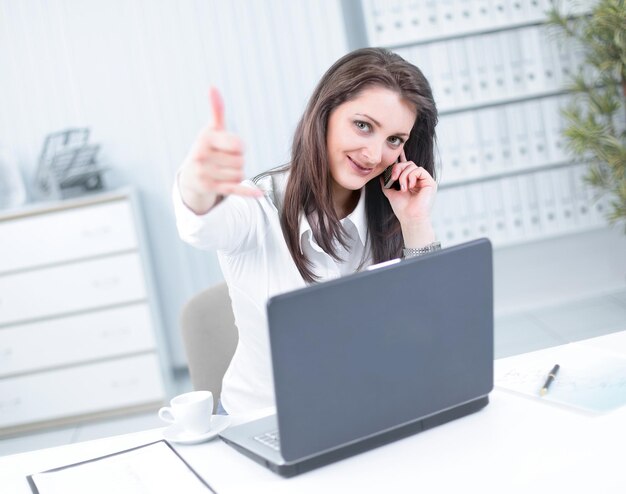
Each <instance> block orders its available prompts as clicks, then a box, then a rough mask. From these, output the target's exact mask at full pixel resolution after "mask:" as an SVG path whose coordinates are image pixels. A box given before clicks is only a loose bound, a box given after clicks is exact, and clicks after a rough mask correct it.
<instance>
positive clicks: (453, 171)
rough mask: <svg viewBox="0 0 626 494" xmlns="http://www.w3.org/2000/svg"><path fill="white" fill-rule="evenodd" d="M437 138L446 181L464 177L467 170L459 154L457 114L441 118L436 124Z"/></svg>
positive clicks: (459, 137) (459, 141)
mask: <svg viewBox="0 0 626 494" xmlns="http://www.w3.org/2000/svg"><path fill="white" fill-rule="evenodd" d="M437 140H438V142H439V145H440V147H441V157H442V163H443V167H444V168H443V170H444V172H443V173H444V179H445V180H446V182H447V183H449V182H452V181H455V180H460V179H463V178H465V177H466V176H467V172H466V170H465V164H464V162H463V156H462V154H461V146H462V143H461V136H460V132H459V125H458V116H457V115H448V116H445V117H442V118H441V120H440V121H439V124H438V125H437Z"/></svg>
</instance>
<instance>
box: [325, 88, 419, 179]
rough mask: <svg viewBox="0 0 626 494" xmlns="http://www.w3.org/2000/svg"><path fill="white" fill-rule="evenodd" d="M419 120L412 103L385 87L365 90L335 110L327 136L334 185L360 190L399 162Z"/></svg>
mask: <svg viewBox="0 0 626 494" xmlns="http://www.w3.org/2000/svg"><path fill="white" fill-rule="evenodd" d="M415 117H416V112H415V109H414V108H413V106H412V105H411V104H410V103H409V102H408V101H406V100H403V99H401V97H400V95H399V94H398V93H396V92H394V91H391V90H389V89H386V88H382V87H372V88H368V89H364V90H363V91H362V92H361V93H360V94H359V95H358V96H357V97H356V98H354V99H352V100H350V101H346V102H345V103H342V104H341V105H339V106H338V107H337V108H335V109H334V110H333V111H332V112H331V114H330V117H329V118H328V130H327V133H326V146H327V148H328V161H329V164H330V174H331V177H332V180H333V186H334V187H335V188H336V187H339V188H340V189H344V190H345V189H347V190H359V189H361V188H362V187H363V186H364V185H365V184H366V183H367V182H369V181H370V180H372V179H373V178H375V177H377V176H378V175H380V174H381V173H382V172H383V171H384V170H385V168H387V167H388V166H389V165H391V164H393V163H395V161H396V160H397V159H398V157H399V156H400V153H401V151H402V148H403V146H404V143H405V142H406V140H407V139H408V138H409V134H410V132H411V129H412V128H413V124H414V123H415Z"/></svg>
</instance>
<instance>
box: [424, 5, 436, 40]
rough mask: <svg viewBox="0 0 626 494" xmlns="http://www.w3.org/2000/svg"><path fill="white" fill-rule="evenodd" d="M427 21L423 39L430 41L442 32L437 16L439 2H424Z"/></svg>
mask: <svg viewBox="0 0 626 494" xmlns="http://www.w3.org/2000/svg"><path fill="white" fill-rule="evenodd" d="M423 1H424V13H425V21H426V22H424V23H422V25H423V29H424V30H423V33H422V34H423V37H422V39H428V38H430V37H432V36H435V35H437V34H438V33H439V32H440V23H439V18H438V14H437V0H423Z"/></svg>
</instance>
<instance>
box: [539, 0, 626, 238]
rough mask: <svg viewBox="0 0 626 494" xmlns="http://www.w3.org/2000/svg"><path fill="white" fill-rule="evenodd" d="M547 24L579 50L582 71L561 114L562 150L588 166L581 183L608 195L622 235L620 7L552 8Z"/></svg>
mask: <svg viewBox="0 0 626 494" xmlns="http://www.w3.org/2000/svg"><path fill="white" fill-rule="evenodd" d="M570 3H571V2H570ZM548 24H549V25H552V26H556V27H557V28H558V31H559V32H560V33H562V34H564V35H565V37H566V38H569V39H571V40H573V41H574V42H575V43H579V44H580V47H581V49H582V50H583V63H582V66H581V67H580V69H579V70H578V72H577V73H576V74H574V75H573V76H572V80H571V84H570V85H569V87H568V89H569V90H570V91H571V92H572V94H573V100H572V103H571V104H570V105H569V106H568V107H567V108H565V109H564V110H563V115H564V117H565V118H566V121H567V126H566V128H565V130H564V136H565V139H566V142H567V146H568V148H569V150H570V151H571V152H573V154H575V155H576V156H577V158H579V159H580V160H584V161H585V162H586V163H588V165H589V167H588V173H587V175H586V177H585V179H586V181H587V182H588V183H589V184H590V185H591V186H592V187H594V189H595V190H596V191H598V192H599V193H606V194H609V196H610V202H609V203H610V208H609V211H608V212H607V219H608V220H609V221H610V222H611V223H612V224H617V223H623V224H624V225H623V226H624V231H625V232H626V5H625V1H624V0H598V1H597V2H596V3H595V4H594V5H593V6H592V7H591V8H590V10H588V11H587V13H586V14H583V15H577V16H569V15H566V14H564V13H563V12H562V9H561V8H560V6H554V7H553V8H552V9H551V10H550V12H549V13H548Z"/></svg>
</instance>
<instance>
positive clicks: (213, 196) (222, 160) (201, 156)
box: [178, 88, 263, 214]
mask: <svg viewBox="0 0 626 494" xmlns="http://www.w3.org/2000/svg"><path fill="white" fill-rule="evenodd" d="M209 101H210V103H211V107H212V108H213V122H212V124H211V125H208V126H206V127H204V128H203V129H201V130H200V133H199V134H198V137H196V140H195V141H194V143H193V144H192V146H191V149H190V150H189V153H188V154H187V157H186V158H185V161H184V162H183V165H182V166H181V169H180V175H179V181H178V184H179V187H180V192H181V194H182V197H183V201H184V202H185V204H187V206H188V207H189V208H191V209H192V210H193V211H194V212H196V213H198V214H202V213H206V212H207V211H209V210H210V209H211V207H213V205H215V203H216V202H217V200H218V198H219V197H220V196H226V195H229V194H235V195H240V196H248V197H261V196H262V195H263V192H262V191H261V190H259V189H253V188H250V187H246V186H243V185H240V182H241V181H242V180H243V178H244V174H243V164H244V159H243V143H242V142H241V139H239V137H238V136H237V135H235V134H233V133H230V132H227V131H226V129H225V124H224V102H223V100H222V96H221V95H220V93H219V91H218V90H217V89H216V88H211V89H210V91H209Z"/></svg>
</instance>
